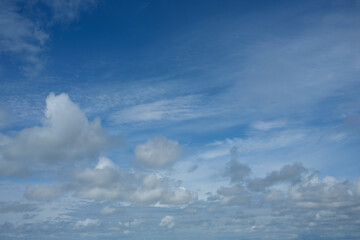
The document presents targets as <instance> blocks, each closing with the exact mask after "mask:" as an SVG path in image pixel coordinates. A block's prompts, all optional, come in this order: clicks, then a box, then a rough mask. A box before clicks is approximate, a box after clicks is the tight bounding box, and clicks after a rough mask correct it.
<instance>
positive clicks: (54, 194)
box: [25, 184, 64, 201]
mask: <svg viewBox="0 0 360 240" xmlns="http://www.w3.org/2000/svg"><path fill="white" fill-rule="evenodd" d="M63 192H64V190H63V189H62V188H61V186H58V185H55V184H36V185H30V186H28V187H27V188H26V192H25V197H26V198H27V199H29V200H35V201H46V200H52V199H57V198H59V197H60V196H61V195H62V194H63Z"/></svg>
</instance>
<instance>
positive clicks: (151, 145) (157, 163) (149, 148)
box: [135, 136, 181, 167]
mask: <svg viewBox="0 0 360 240" xmlns="http://www.w3.org/2000/svg"><path fill="white" fill-rule="evenodd" d="M180 154H181V147H180V145H179V143H178V142H176V141H173V140H170V139H167V138H166V137H164V136H159V137H156V138H153V139H150V140H148V141H147V142H146V143H144V144H139V145H137V146H136V148H135V159H136V161H137V162H140V163H142V164H144V165H146V166H149V167H165V166H169V165H170V164H172V163H174V162H175V161H176V160H177V159H178V158H179V157H180Z"/></svg>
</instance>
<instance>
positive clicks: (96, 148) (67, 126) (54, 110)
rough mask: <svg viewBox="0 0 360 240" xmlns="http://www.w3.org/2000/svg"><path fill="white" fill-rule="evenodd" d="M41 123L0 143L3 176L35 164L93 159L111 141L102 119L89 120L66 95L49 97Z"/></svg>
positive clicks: (58, 163)
mask: <svg viewBox="0 0 360 240" xmlns="http://www.w3.org/2000/svg"><path fill="white" fill-rule="evenodd" d="M44 115H45V118H44V120H43V123H42V126H35V127H32V128H26V129H23V130H21V131H20V132H18V133H17V134H16V136H14V137H9V138H8V141H7V142H5V144H3V145H0V165H2V166H3V167H2V168H1V171H0V174H1V175H14V174H17V173H21V172H23V171H24V169H25V168H30V167H33V166H34V165H39V164H41V165H44V164H45V165H61V164H66V163H69V162H74V161H78V160H92V159H94V157H96V156H97V155H98V154H99V152H101V151H102V150H103V149H104V148H106V147H108V146H109V145H111V144H112V140H113V139H112V138H111V137H110V136H109V135H108V134H107V133H106V132H105V131H104V129H103V128H102V127H101V122H100V119H95V120H94V121H93V122H89V121H88V119H87V118H86V116H85V114H84V113H83V112H82V111H81V110H80V108H79V107H78V106H77V105H76V104H75V103H73V102H72V101H71V100H70V98H69V96H68V95H67V94H60V95H55V94H53V93H51V94H50V95H49V96H48V97H47V98H46V109H45V112H44Z"/></svg>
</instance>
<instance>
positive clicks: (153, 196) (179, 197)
mask: <svg viewBox="0 0 360 240" xmlns="http://www.w3.org/2000/svg"><path fill="white" fill-rule="evenodd" d="M131 199H132V200H134V201H135V202H137V203H139V204H151V203H160V204H169V205H181V204H186V203H189V202H192V201H194V200H196V199H197V194H196V193H195V192H191V191H189V190H187V189H186V188H184V187H176V186H172V185H171V182H170V180H169V179H168V178H164V177H161V176H159V175H158V174H154V173H152V174H149V175H147V176H145V177H144V178H143V181H142V185H141V187H140V188H138V189H137V190H136V191H135V192H134V193H133V195H132V197H131Z"/></svg>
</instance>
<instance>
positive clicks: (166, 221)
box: [159, 216, 175, 229]
mask: <svg viewBox="0 0 360 240" xmlns="http://www.w3.org/2000/svg"><path fill="white" fill-rule="evenodd" d="M174 226H175V221H174V217H172V216H165V217H164V218H163V219H161V221H160V223H159V227H167V228H168V229H171V228H173V227H174Z"/></svg>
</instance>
